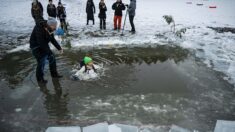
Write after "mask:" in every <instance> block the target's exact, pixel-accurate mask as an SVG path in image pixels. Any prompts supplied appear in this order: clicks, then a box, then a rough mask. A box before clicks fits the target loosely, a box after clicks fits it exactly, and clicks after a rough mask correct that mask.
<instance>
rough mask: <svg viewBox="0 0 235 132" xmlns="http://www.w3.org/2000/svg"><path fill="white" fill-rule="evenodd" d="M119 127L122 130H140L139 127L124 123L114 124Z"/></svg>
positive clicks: (128, 131) (131, 131)
mask: <svg viewBox="0 0 235 132" xmlns="http://www.w3.org/2000/svg"><path fill="white" fill-rule="evenodd" d="M114 125H116V126H117V127H119V128H121V130H122V132H138V127H136V126H131V125H123V124H114Z"/></svg>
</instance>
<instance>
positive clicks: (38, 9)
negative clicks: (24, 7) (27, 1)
mask: <svg viewBox="0 0 235 132" xmlns="http://www.w3.org/2000/svg"><path fill="white" fill-rule="evenodd" d="M31 15H32V17H33V18H34V20H35V21H37V20H39V19H43V7H42V4H41V3H40V2H37V3H36V4H34V3H32V8H31Z"/></svg>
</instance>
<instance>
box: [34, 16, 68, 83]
mask: <svg viewBox="0 0 235 132" xmlns="http://www.w3.org/2000/svg"><path fill="white" fill-rule="evenodd" d="M46 23H47V25H48V27H44V26H41V25H36V26H35V27H34V29H33V32H32V34H31V36H30V49H31V50H32V54H33V56H34V57H35V59H36V60H37V69H36V78H37V81H38V83H42V84H45V83H47V80H45V79H44V77H43V76H44V67H45V64H46V61H47V60H48V61H49V67H50V72H51V76H52V77H53V78H61V77H62V76H61V75H59V74H58V72H57V67H56V59H55V55H54V54H53V52H52V51H51V49H50V47H49V42H51V43H52V44H53V45H54V46H55V47H56V48H57V49H58V50H59V51H60V53H61V54H62V53H63V49H62V48H61V47H60V45H59V44H58V42H57V41H56V40H55V38H54V34H53V32H54V31H55V30H56V27H57V21H56V19H55V18H49V19H48V21H47V22H46Z"/></svg>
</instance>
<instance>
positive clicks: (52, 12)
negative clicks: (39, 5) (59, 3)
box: [47, 0, 56, 18]
mask: <svg viewBox="0 0 235 132" xmlns="http://www.w3.org/2000/svg"><path fill="white" fill-rule="evenodd" d="M47 14H48V16H49V17H54V18H56V6H55V5H54V4H53V1H52V0H49V4H48V5H47Z"/></svg>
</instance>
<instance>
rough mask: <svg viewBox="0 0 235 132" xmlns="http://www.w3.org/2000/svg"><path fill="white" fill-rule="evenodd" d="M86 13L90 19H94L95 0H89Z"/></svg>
mask: <svg viewBox="0 0 235 132" xmlns="http://www.w3.org/2000/svg"><path fill="white" fill-rule="evenodd" d="M86 13H87V19H88V20H94V13H95V4H94V2H93V0H88V1H87V4H86Z"/></svg>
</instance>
